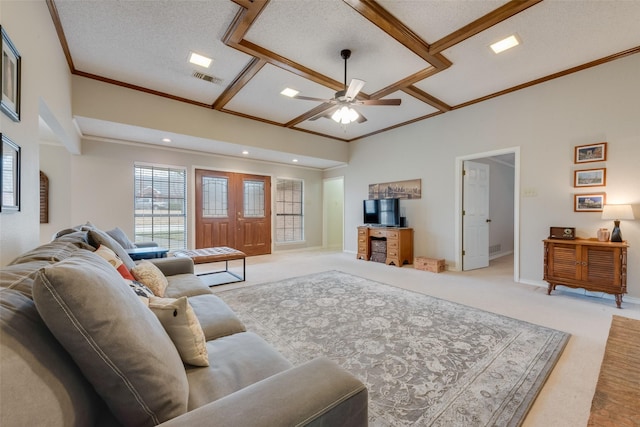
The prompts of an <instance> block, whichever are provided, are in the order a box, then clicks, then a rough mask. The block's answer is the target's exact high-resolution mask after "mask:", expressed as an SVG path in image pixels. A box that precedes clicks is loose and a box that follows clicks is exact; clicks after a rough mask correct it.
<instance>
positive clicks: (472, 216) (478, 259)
mask: <svg viewBox="0 0 640 427" xmlns="http://www.w3.org/2000/svg"><path fill="white" fill-rule="evenodd" d="M463 169H464V184H463V189H462V191H463V194H462V250H463V256H462V269H463V270H474V269H476V268H484V267H488V266H489V223H490V222H491V220H490V219H489V165H485V164H483V163H476V162H470V161H465V162H464V163H463Z"/></svg>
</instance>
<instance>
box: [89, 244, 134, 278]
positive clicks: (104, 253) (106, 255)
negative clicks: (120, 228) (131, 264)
mask: <svg viewBox="0 0 640 427" xmlns="http://www.w3.org/2000/svg"><path fill="white" fill-rule="evenodd" d="M94 253H95V254H96V255H99V256H100V257H101V258H102V259H104V260H105V261H107V262H108V263H109V264H111V265H113V268H115V269H116V270H118V273H120V275H121V276H122V277H123V278H124V279H127V280H135V279H134V278H133V276H132V275H131V272H129V270H127V266H126V265H124V263H123V262H122V260H121V259H120V258H119V257H118V255H116V253H115V252H113V251H112V250H111V249H109V248H108V247H106V246H105V245H100V247H98V249H96V250H95V252H94Z"/></svg>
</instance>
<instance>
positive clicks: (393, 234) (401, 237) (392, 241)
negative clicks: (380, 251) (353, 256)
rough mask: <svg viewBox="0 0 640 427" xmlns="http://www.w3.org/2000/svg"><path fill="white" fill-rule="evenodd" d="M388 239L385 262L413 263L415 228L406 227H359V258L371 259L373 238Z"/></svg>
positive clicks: (397, 263)
mask: <svg viewBox="0 0 640 427" xmlns="http://www.w3.org/2000/svg"><path fill="white" fill-rule="evenodd" d="M372 239H386V241H387V257H386V261H385V264H387V265H391V264H393V265H395V266H396V267H402V266H403V265H404V264H413V228H404V227H397V228H396V227H370V226H360V227H358V255H357V257H358V259H362V260H365V261H369V260H370V259H371V240H372Z"/></svg>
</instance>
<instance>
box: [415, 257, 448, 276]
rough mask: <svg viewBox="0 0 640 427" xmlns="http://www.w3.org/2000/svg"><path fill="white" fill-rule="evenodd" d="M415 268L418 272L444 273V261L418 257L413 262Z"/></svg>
mask: <svg viewBox="0 0 640 427" xmlns="http://www.w3.org/2000/svg"><path fill="white" fill-rule="evenodd" d="M413 267H414V268H416V269H418V270H424V271H430V272H432V273H442V272H443V271H444V260H443V259H436V258H427V257H424V256H417V257H416V259H415V260H414V261H413Z"/></svg>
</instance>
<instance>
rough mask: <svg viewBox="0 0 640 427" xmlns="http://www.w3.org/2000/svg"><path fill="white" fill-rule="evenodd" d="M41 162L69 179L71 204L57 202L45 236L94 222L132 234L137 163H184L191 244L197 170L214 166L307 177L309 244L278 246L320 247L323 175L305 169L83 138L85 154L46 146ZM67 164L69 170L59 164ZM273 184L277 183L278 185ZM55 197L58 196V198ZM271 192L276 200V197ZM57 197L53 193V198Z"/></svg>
mask: <svg viewBox="0 0 640 427" xmlns="http://www.w3.org/2000/svg"><path fill="white" fill-rule="evenodd" d="M42 152H43V156H42V157H41V159H40V161H41V164H42V168H43V170H44V171H47V173H50V176H49V177H50V179H51V180H52V181H53V182H56V181H65V180H68V182H69V194H70V195H71V196H70V201H69V208H67V207H66V206H61V205H60V204H58V203H57V202H56V201H55V200H52V202H53V203H54V205H52V206H53V211H52V217H53V218H54V220H53V222H52V224H50V225H49V226H48V227H47V229H46V230H44V229H43V236H42V238H43V240H46V239H48V238H49V236H50V235H51V232H52V230H54V231H55V230H59V229H62V228H66V227H69V226H71V225H77V224H83V223H85V222H87V221H90V222H92V223H93V224H95V225H97V226H98V227H100V228H103V229H111V228H113V227H116V226H118V227H120V228H121V229H123V230H124V231H125V232H126V233H127V234H128V235H129V236H133V227H134V219H133V197H134V185H133V168H134V163H135V162H143V163H150V164H160V165H169V166H178V167H184V168H186V169H187V175H188V182H187V191H188V196H187V197H188V203H187V206H188V209H189V212H188V219H189V226H188V236H187V237H188V246H189V247H190V248H193V247H194V240H193V239H194V223H195V217H194V212H193V206H194V200H195V199H194V197H195V196H194V188H195V185H194V170H195V169H197V168H198V169H214V170H223V171H232V172H243V173H251V174H259V175H268V176H271V178H272V186H273V187H274V184H275V179H276V178H296V179H302V180H303V181H304V200H305V242H303V243H288V244H286V245H276V246H275V247H274V250H279V249H280V250H281V249H287V250H289V249H298V248H303V247H316V246H321V245H322V173H321V172H320V171H318V170H313V169H307V168H302V167H295V166H287V165H278V164H272V163H266V162H258V161H251V160H245V159H239V158H230V157H222V156H215V155H206V154H203V153H195V152H189V151H184V150H173V149H163V148H157V147H151V146H144V145H141V144H133V143H128V144H125V143H118V144H116V143H109V142H103V141H96V140H87V139H85V140H83V142H82V155H81V156H77V155H71V154H69V153H67V152H66V151H65V150H64V148H62V147H54V146H46V147H45V146H43V148H42ZM60 164H68V165H69V167H68V168H61V167H59V165H60ZM274 188H275V187H274ZM56 194H58V192H56ZM56 197H57V196H56ZM274 197H275V196H274V195H273V192H272V199H274ZM54 198H55V197H54Z"/></svg>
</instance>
